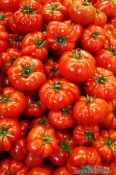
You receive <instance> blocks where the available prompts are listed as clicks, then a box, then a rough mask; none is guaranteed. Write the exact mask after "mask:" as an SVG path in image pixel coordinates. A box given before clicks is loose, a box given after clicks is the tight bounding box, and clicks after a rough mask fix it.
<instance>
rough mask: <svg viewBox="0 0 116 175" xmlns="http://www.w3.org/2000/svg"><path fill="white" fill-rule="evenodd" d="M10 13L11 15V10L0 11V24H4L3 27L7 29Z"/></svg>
mask: <svg viewBox="0 0 116 175" xmlns="http://www.w3.org/2000/svg"><path fill="white" fill-rule="evenodd" d="M12 15H13V13H12V12H4V11H0V24H1V25H4V27H5V28H6V29H7V30H9V28H10V25H9V21H10V19H11V17H12Z"/></svg>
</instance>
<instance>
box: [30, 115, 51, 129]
mask: <svg viewBox="0 0 116 175" xmlns="http://www.w3.org/2000/svg"><path fill="white" fill-rule="evenodd" d="M34 125H45V126H47V127H49V125H50V121H49V119H48V117H47V116H46V115H43V116H41V117H39V118H34V120H33V121H32V126H34Z"/></svg>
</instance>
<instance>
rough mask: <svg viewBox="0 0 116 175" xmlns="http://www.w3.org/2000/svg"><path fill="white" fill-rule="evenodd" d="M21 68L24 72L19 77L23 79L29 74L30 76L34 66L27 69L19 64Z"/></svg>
mask: <svg viewBox="0 0 116 175" xmlns="http://www.w3.org/2000/svg"><path fill="white" fill-rule="evenodd" d="M21 67H22V69H23V70H24V71H23V72H22V73H21V74H20V76H24V77H27V76H29V74H31V73H32V72H33V70H34V64H32V65H30V66H29V67H27V68H26V67H25V66H24V65H23V64H21Z"/></svg>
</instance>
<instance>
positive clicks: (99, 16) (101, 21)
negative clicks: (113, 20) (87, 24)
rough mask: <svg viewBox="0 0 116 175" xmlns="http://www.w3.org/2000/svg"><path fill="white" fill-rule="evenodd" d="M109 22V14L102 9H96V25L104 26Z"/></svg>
mask: <svg viewBox="0 0 116 175" xmlns="http://www.w3.org/2000/svg"><path fill="white" fill-rule="evenodd" d="M106 22H107V15H106V14H105V13H104V12H102V11H101V10H99V9H97V10H96V16H95V19H94V22H93V23H94V25H96V26H101V27H103V26H104V25H105V24H106Z"/></svg>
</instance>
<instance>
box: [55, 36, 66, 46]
mask: <svg viewBox="0 0 116 175" xmlns="http://www.w3.org/2000/svg"><path fill="white" fill-rule="evenodd" d="M65 41H66V37H61V36H57V37H56V42H58V43H60V45H61V46H63V47H64V46H65Z"/></svg>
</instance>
